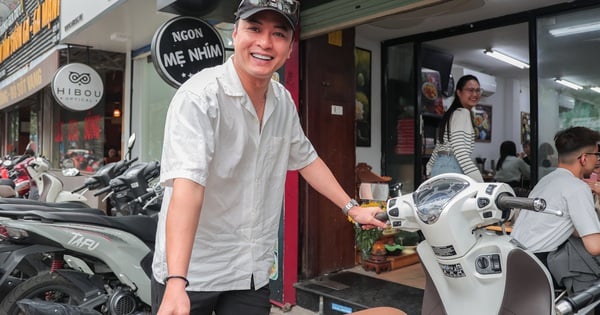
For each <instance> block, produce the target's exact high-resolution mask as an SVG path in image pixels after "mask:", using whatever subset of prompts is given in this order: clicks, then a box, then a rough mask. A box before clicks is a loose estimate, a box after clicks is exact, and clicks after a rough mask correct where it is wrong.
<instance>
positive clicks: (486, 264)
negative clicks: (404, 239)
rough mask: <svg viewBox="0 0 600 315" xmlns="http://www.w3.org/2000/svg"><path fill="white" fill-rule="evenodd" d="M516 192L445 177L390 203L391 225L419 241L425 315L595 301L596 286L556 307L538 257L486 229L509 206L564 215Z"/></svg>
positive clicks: (551, 308) (520, 310) (545, 310)
mask: <svg viewBox="0 0 600 315" xmlns="http://www.w3.org/2000/svg"><path fill="white" fill-rule="evenodd" d="M514 195H515V194H514V191H513V190H512V188H511V187H510V186H509V185H508V184H504V183H478V182H475V181H474V180H472V179H471V178H469V177H468V176H465V175H462V174H443V175H439V176H436V177H433V178H431V179H429V180H427V181H425V182H424V183H423V184H421V185H420V186H419V188H418V189H417V190H416V191H415V192H413V193H412V194H408V195H403V196H400V197H395V198H391V199H389V200H388V202H387V208H386V210H387V219H389V221H390V224H391V226H392V227H393V228H395V229H400V230H405V231H410V232H415V231H421V232H422V235H423V236H424V240H423V241H422V242H420V243H419V245H418V246H417V253H418V254H419V257H420V260H421V263H422V265H423V267H424V269H425V271H426V272H425V273H426V285H425V292H424V298H423V306H422V314H450V315H453V314H528V315H535V314H543V315H548V314H572V312H573V311H577V310H579V309H581V308H584V307H586V306H588V304H590V303H592V302H594V301H595V300H596V299H597V298H596V297H598V296H599V295H600V285H598V286H595V287H593V288H590V292H586V293H584V294H583V295H575V296H573V297H569V298H568V299H564V300H561V301H559V302H557V303H555V301H554V296H555V292H554V287H553V281H552V278H551V275H550V274H549V272H548V270H547V269H546V268H545V266H544V265H543V264H542V263H541V262H540V261H539V260H538V259H537V258H536V256H535V255H533V253H531V252H529V251H528V250H526V249H525V248H523V246H521V245H520V244H519V243H518V242H516V241H515V240H513V239H512V238H511V237H510V236H509V235H508V234H507V233H498V232H496V231H493V230H491V229H488V227H489V226H493V225H500V226H501V227H502V226H504V225H503V223H504V222H506V221H507V220H509V219H510V217H511V214H512V211H513V209H521V210H532V211H538V212H544V213H548V215H557V216H561V215H562V212H560V211H554V210H552V209H547V208H546V203H545V201H544V200H543V199H538V198H522V197H514ZM380 219H382V220H385V219H386V218H383V217H380ZM582 297H586V298H582ZM567 304H568V305H569V307H566V306H565V305H567ZM573 305H575V306H573ZM588 307H589V306H588Z"/></svg>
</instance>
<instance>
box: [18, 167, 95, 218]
mask: <svg viewBox="0 0 600 315" xmlns="http://www.w3.org/2000/svg"><path fill="white" fill-rule="evenodd" d="M49 170H50V161H48V160H47V159H46V158H44V157H41V156H38V157H36V158H34V160H33V161H31V162H30V163H29V164H28V165H27V171H28V173H29V175H30V176H31V178H32V179H33V181H34V182H35V185H36V186H37V189H38V191H39V199H38V200H40V201H42V202H76V203H80V204H81V205H82V206H84V205H85V206H88V204H87V201H88V200H87V198H86V197H85V196H83V195H82V194H78V193H73V192H70V191H66V190H64V186H63V183H62V181H61V180H60V178H58V177H56V176H55V175H53V174H51V173H50V172H49Z"/></svg>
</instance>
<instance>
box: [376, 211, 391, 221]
mask: <svg viewBox="0 0 600 315" xmlns="http://www.w3.org/2000/svg"><path fill="white" fill-rule="evenodd" d="M375 219H377V220H379V221H381V222H386V221H387V220H388V214H387V212H385V211H383V212H379V213H377V214H376V215H375Z"/></svg>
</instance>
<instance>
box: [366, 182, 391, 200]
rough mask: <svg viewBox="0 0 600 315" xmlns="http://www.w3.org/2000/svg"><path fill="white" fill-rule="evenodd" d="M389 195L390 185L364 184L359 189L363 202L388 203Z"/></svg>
mask: <svg viewBox="0 0 600 315" xmlns="http://www.w3.org/2000/svg"><path fill="white" fill-rule="evenodd" d="M389 193H390V187H389V185H388V184H379V183H362V184H360V187H359V189H358V197H359V198H360V199H361V200H373V201H386V200H387V199H388V197H389Z"/></svg>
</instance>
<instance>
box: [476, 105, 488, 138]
mask: <svg viewBox="0 0 600 315" xmlns="http://www.w3.org/2000/svg"><path fill="white" fill-rule="evenodd" d="M474 119H475V122H474V124H475V141H476V142H491V141H492V106H491V105H483V104H478V105H476V106H475V117H474Z"/></svg>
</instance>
